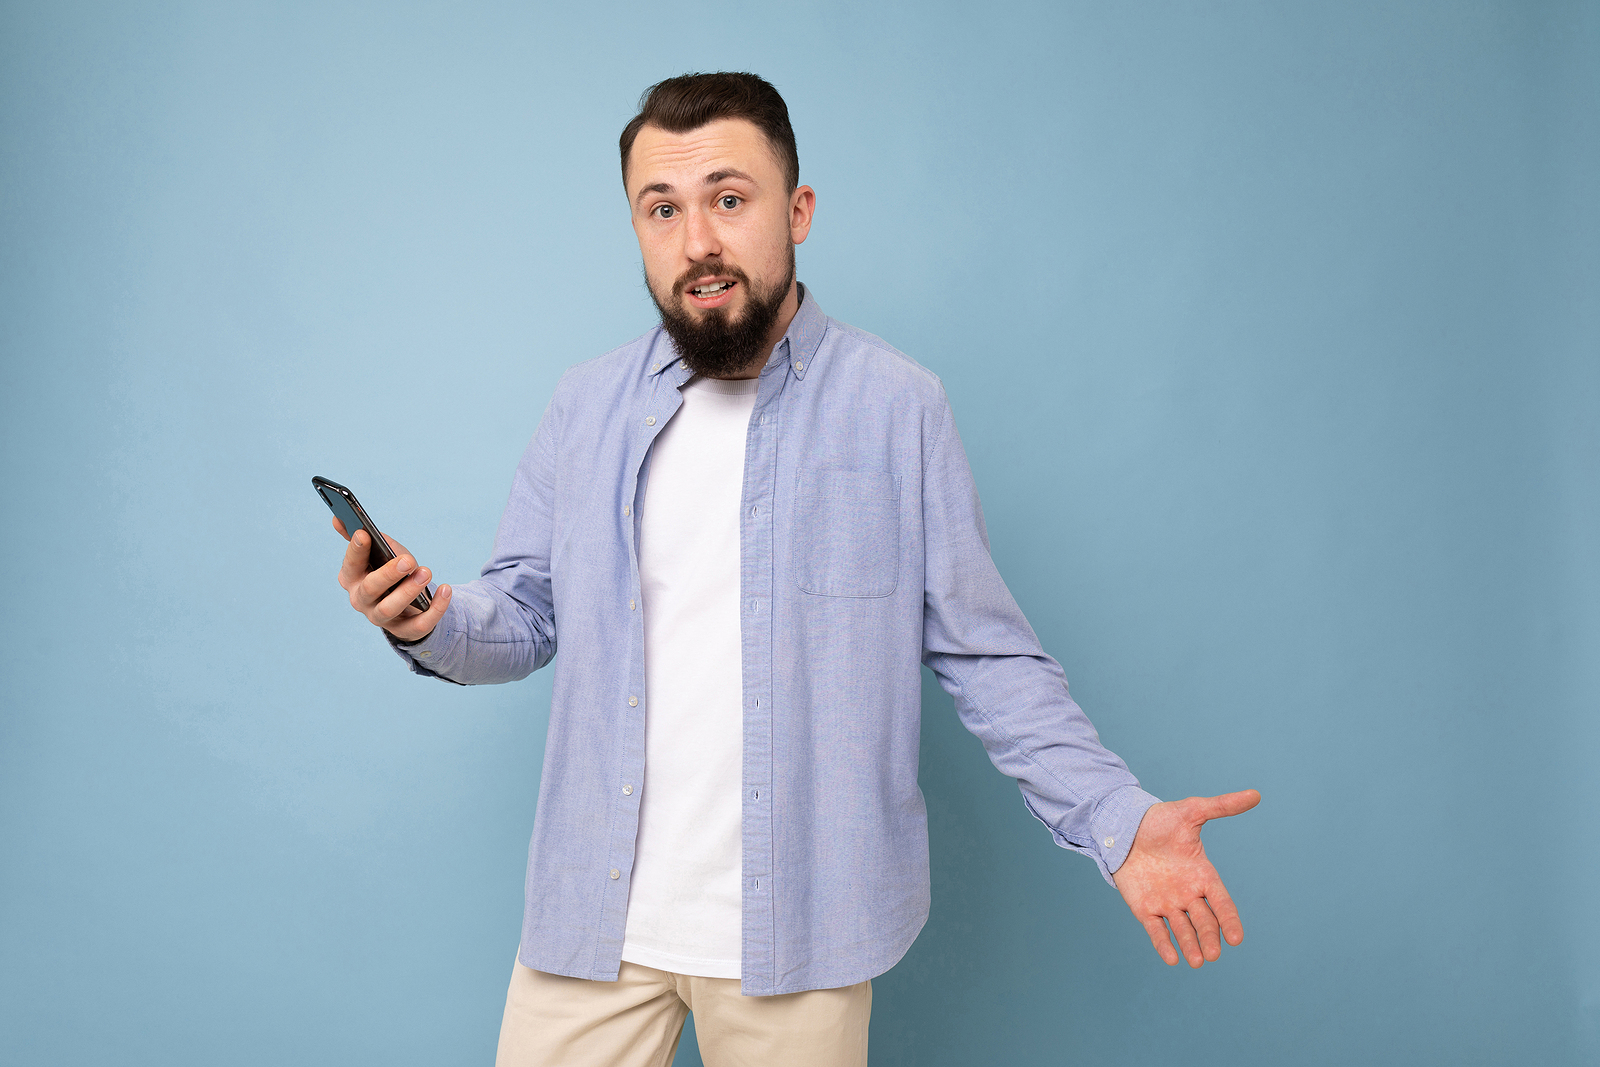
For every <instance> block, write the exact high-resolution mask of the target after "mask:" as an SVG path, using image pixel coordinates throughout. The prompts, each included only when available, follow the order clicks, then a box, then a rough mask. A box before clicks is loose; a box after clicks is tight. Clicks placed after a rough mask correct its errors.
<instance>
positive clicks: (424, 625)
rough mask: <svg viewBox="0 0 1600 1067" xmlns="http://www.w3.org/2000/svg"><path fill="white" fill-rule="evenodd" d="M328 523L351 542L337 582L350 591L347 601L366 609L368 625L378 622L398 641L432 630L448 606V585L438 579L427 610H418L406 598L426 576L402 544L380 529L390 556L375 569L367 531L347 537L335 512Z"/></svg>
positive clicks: (425, 582)
mask: <svg viewBox="0 0 1600 1067" xmlns="http://www.w3.org/2000/svg"><path fill="white" fill-rule="evenodd" d="M333 528H334V529H335V530H337V531H339V536H340V537H343V538H344V539H345V540H347V541H349V542H350V543H349V545H347V546H346V547H345V550H344V563H343V564H342V565H341V566H340V567H339V587H340V588H341V589H343V590H344V591H345V592H347V593H349V594H350V606H351V607H353V608H355V609H356V610H357V611H359V612H361V614H363V615H365V616H366V617H367V620H368V621H369V622H371V623H372V625H374V626H380V627H382V628H383V629H385V630H387V631H389V632H390V633H392V634H394V636H395V637H397V638H399V639H400V640H402V641H420V640H422V639H423V638H424V637H427V636H428V635H429V634H431V633H433V628H434V627H435V626H437V625H439V620H440V619H441V618H443V617H444V611H445V608H447V607H449V606H450V587H449V586H448V585H441V586H440V587H439V589H438V591H437V592H435V593H434V594H433V603H431V604H429V605H428V610H427V611H419V610H418V609H417V607H416V605H414V604H412V603H411V602H412V601H413V600H415V599H416V598H417V595H418V594H419V593H421V592H422V591H423V590H424V589H426V588H427V587H428V579H429V578H430V577H431V574H430V572H429V571H428V568H426V567H419V566H418V565H417V561H416V559H415V558H414V557H413V556H412V555H411V553H409V552H407V551H406V547H405V546H404V545H402V544H401V543H400V542H399V541H396V540H395V539H394V538H392V537H390V536H389V535H388V534H384V535H383V539H384V540H385V541H387V542H388V544H389V548H390V549H392V550H393V552H394V555H395V558H394V559H392V560H390V561H389V562H388V563H385V564H384V565H383V566H381V567H379V568H378V569H377V570H368V566H369V564H370V551H371V547H372V546H371V545H369V544H368V543H367V538H368V536H369V535H368V533H367V531H365V530H357V531H356V535H355V536H354V537H351V536H350V534H349V533H347V532H346V531H345V528H344V523H342V522H340V521H339V519H338V518H337V517H335V518H334V520H333ZM402 579H403V580H402ZM396 582H399V583H400V584H399V585H396V584H395V583H396Z"/></svg>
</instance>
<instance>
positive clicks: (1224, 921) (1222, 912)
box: [1206, 878, 1244, 945]
mask: <svg viewBox="0 0 1600 1067" xmlns="http://www.w3.org/2000/svg"><path fill="white" fill-rule="evenodd" d="M1206 902H1207V903H1208V904H1210V905H1211V911H1212V913H1213V914H1214V915H1216V917H1217V925H1218V927H1220V928H1221V930H1222V936H1223V939H1224V940H1226V941H1227V942H1228V944H1230V945H1237V944H1240V943H1241V942H1243V941H1244V924H1243V923H1241V922H1240V921H1239V909H1238V908H1236V907H1235V906H1234V904H1233V898H1232V897H1230V896H1229V895H1228V890H1227V887H1226V886H1224V885H1223V884H1222V879H1220V878H1217V879H1213V880H1212V882H1211V886H1210V888H1209V889H1207V890H1206Z"/></svg>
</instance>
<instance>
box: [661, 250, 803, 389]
mask: <svg viewBox="0 0 1600 1067" xmlns="http://www.w3.org/2000/svg"><path fill="white" fill-rule="evenodd" d="M716 275H721V276H724V277H728V278H732V279H734V281H736V282H738V283H739V284H740V285H742V286H744V287H745V288H746V289H747V290H748V291H749V293H750V297H749V299H748V300H746V301H745V308H744V314H743V315H740V316H739V317H738V318H737V319H733V320H730V319H729V318H728V312H727V310H726V309H724V308H712V309H711V310H710V311H707V312H706V313H705V314H704V316H703V317H702V318H701V319H700V320H699V321H695V320H694V319H692V318H690V317H689V315H688V313H687V312H686V311H684V310H683V307H682V301H683V300H685V299H687V298H686V297H684V296H683V295H682V294H683V293H684V291H685V290H686V289H687V288H688V287H689V283H690V282H693V281H694V280H695V279H696V278H710V277H713V276H716ZM793 282H794V245H793V244H792V243H791V244H790V245H789V271H788V273H787V274H785V275H784V278H783V280H782V281H781V282H779V283H778V284H777V285H774V286H773V287H772V288H771V289H769V290H767V291H766V292H761V291H760V290H758V289H756V287H755V286H753V285H751V284H750V277H749V275H747V274H745V273H744V271H742V270H740V269H739V268H738V267H725V266H723V265H721V264H720V263H716V262H706V263H701V264H698V265H696V266H694V267H691V268H690V269H689V270H688V271H687V272H686V273H685V274H684V275H683V277H681V278H679V279H678V281H677V284H676V285H675V286H674V288H673V293H674V296H675V298H676V299H675V302H674V303H673V305H672V307H671V308H670V309H668V308H667V307H666V306H664V305H663V304H662V303H661V301H660V299H658V298H657V297H656V291H655V288H654V287H653V286H651V285H650V279H649V277H648V276H646V278H645V286H644V287H645V290H646V291H648V292H649V294H650V300H651V302H653V303H654V304H655V306H656V310H657V311H658V312H660V313H661V326H662V329H664V330H666V331H667V336H668V337H670V338H672V343H673V344H674V345H675V346H677V349H678V355H679V356H681V357H682V358H683V362H684V366H686V367H688V368H689V369H690V370H691V371H693V372H694V373H696V374H703V375H705V376H706V377H708V378H727V377H729V376H731V375H733V374H736V373H738V372H739V371H742V370H744V369H746V368H747V367H749V366H750V364H751V363H752V362H754V361H755V360H757V359H759V358H761V357H762V356H765V355H766V347H767V336H768V335H769V334H770V333H771V332H772V327H773V325H774V324H775V323H776V322H777V321H778V310H779V308H781V307H782V306H783V299H784V297H786V296H788V295H789V287H790V285H791V284H792V283H793Z"/></svg>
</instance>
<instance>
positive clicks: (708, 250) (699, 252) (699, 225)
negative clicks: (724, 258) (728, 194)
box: [683, 210, 722, 262]
mask: <svg viewBox="0 0 1600 1067" xmlns="http://www.w3.org/2000/svg"><path fill="white" fill-rule="evenodd" d="M683 221H684V249H683V250H684V253H685V254H687V255H688V257H689V258H690V259H692V260H694V261H696V262H699V261H700V260H702V259H709V258H711V257H712V256H720V255H721V254H722V242H721V240H719V239H718V237H717V227H716V224H715V223H714V222H713V221H712V218H711V215H710V213H709V212H706V211H696V210H691V211H689V212H687V213H685V216H684V220H683Z"/></svg>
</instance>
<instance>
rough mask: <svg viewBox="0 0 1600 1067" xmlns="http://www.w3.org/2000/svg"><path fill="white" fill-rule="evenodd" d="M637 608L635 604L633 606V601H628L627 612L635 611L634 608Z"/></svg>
mask: <svg viewBox="0 0 1600 1067" xmlns="http://www.w3.org/2000/svg"><path fill="white" fill-rule="evenodd" d="M637 607H638V605H637V604H635V603H634V602H633V601H631V600H630V601H628V610H629V611H633V610H635V609H636V608H637Z"/></svg>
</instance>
